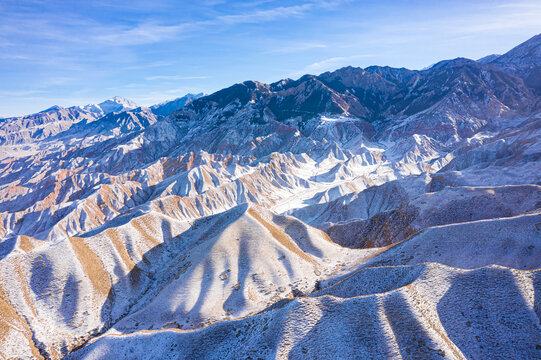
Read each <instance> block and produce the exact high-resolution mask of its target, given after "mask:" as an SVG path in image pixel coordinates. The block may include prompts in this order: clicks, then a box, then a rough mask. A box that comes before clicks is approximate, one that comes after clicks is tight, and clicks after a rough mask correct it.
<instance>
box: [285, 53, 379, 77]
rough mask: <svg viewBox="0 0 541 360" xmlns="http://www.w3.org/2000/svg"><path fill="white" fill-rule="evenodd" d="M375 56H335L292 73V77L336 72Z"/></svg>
mask: <svg viewBox="0 0 541 360" xmlns="http://www.w3.org/2000/svg"><path fill="white" fill-rule="evenodd" d="M374 56H375V55H374V54H362V55H351V56H335V57H331V58H327V59H323V60H320V61H316V62H314V63H312V64H309V65H307V66H305V67H304V68H302V69H300V70H298V71H296V72H294V73H292V74H291V75H292V76H300V75H304V74H319V73H321V72H324V71H327V70H334V69H336V68H337V67H339V66H343V65H344V66H345V65H349V64H351V63H352V62H355V61H356V60H359V59H364V58H370V57H374Z"/></svg>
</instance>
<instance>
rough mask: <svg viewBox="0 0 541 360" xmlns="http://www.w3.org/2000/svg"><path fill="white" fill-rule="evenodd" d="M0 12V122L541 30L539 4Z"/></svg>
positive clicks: (195, 5) (517, 38)
mask: <svg viewBox="0 0 541 360" xmlns="http://www.w3.org/2000/svg"><path fill="white" fill-rule="evenodd" d="M0 15H1V18H2V21H1V22H0V79H1V81H0V117H1V116H14V115H22V114H27V113H32V112H36V111H39V110H42V109H45V108H47V107H49V106H51V105H54V104H58V105H62V106H71V105H83V104H87V103H94V102H100V101H102V100H104V99H107V98H110V97H112V96H114V95H120V96H124V97H127V98H130V99H132V100H134V101H136V102H137V103H139V104H141V105H151V104H154V103H158V102H161V101H163V100H166V99H171V98H175V97H179V96H182V95H184V94H185V93H187V92H201V91H203V92H207V93H210V92H213V91H216V90H219V89H221V88H223V87H226V86H229V85H231V84H233V83H236V82H241V81H244V80H248V79H252V80H259V81H263V82H273V81H277V80H279V79H282V78H286V77H291V78H298V77H300V76H301V75H303V74H305V73H311V74H319V73H321V72H324V71H328V70H334V69H337V68H340V67H342V66H346V65H353V66H361V67H366V66H369V65H390V66H395V67H402V66H404V67H408V68H411V69H420V68H423V67H425V66H428V65H430V64H432V63H434V62H436V61H439V60H442V59H449V58H455V57H459V56H464V57H469V58H474V59H476V58H479V57H482V56H484V55H488V54H491V53H503V52H505V51H507V50H509V49H510V48H512V47H513V46H515V45H517V44H519V43H520V42H523V41H525V40H527V39H528V38H530V37H531V36H533V35H535V34H537V33H539V32H541V2H540V1H538V0H524V1H516V2H513V1H444V0H443V1H433V0H432V1H420V0H413V1H385V0H379V1H371V0H368V1H347V0H342V1H341V0H305V1H273V0H260V1H251V2H250V1H227V0H202V1H197V0H196V1H179V0H176V1H173V0H130V1H122V0H116V1H106V0H97V1H92V0H86V1H75V0H47V1H43V0H2V1H1V2H0Z"/></svg>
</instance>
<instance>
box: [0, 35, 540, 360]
mask: <svg viewBox="0 0 541 360" xmlns="http://www.w3.org/2000/svg"><path fill="white" fill-rule="evenodd" d="M540 74H541V35H537V36H534V37H533V38H531V39H530V40H528V41H526V42H525V43H523V44H520V45H518V46H517V47H515V48H513V49H511V50H510V51H509V52H507V53H505V54H503V55H490V56H487V57H484V58H482V59H479V60H478V61H475V60H470V59H465V58H457V59H452V60H444V61H441V62H438V63H436V64H434V65H432V66H431V67H429V68H427V69H424V70H409V69H405V68H391V67H388V66H383V67H382V66H370V67H367V68H364V69H363V68H358V67H345V68H341V69H338V70H336V71H332V72H325V73H323V74H320V75H317V76H316V75H305V76H302V77H301V78H299V79H297V80H292V79H284V80H280V81H278V82H275V83H271V84H265V83H261V82H257V81H245V82H242V83H238V84H234V85H232V86H230V87H228V88H225V89H222V90H220V91H217V92H215V93H213V94H209V95H205V94H197V95H192V94H188V95H187V96H185V97H183V98H179V99H175V100H172V101H169V102H166V103H163V104H158V105H154V106H151V107H149V108H146V107H140V106H138V105H136V104H135V103H133V102H132V101H130V100H127V99H124V98H120V97H114V98H112V99H109V100H106V101H104V102H102V103H100V104H96V105H86V106H76V107H70V108H62V107H59V106H54V107H52V108H49V109H47V110H44V111H42V112H40V113H37V114H32V115H27V116H21V117H14V118H6V119H1V120H0V279H1V281H0V354H1V355H2V356H3V357H6V358H47V359H59V358H64V357H66V358H68V359H98V358H100V359H102V358H106V359H109V358H111V359H114V358H140V359H155V358H160V359H162V358H163V359H164V358H175V359H178V358H182V359H194V358H212V359H224V358H227V359H239V358H243V359H249V358H253V359H255V358H264V359H271V358H280V359H282V358H294V359H295V358H311V359H316V358H321V359H327V358H344V359H350V358H363V359H364V358H373V359H376V358H378V359H379V358H381V359H386V358H393V359H394V358H396V359H400V358H423V359H425V358H427V359H428V358H430V359H440V358H449V359H487V358H505V359H527V358H528V359H530V358H531V359H533V358H539V357H541V323H540V318H541V305H540V301H541V273H540V270H541V242H540V241H541V142H540V141H539V139H541V87H540V84H541V81H540V79H541V78H540V76H541V75H540Z"/></svg>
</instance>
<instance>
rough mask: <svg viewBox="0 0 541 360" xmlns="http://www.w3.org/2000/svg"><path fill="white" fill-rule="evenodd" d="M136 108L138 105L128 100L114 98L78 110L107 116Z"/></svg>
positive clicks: (118, 97)
mask: <svg viewBox="0 0 541 360" xmlns="http://www.w3.org/2000/svg"><path fill="white" fill-rule="evenodd" d="M138 106H139V105H137V104H136V103H134V102H133V101H131V100H129V99H126V98H123V97H121V96H115V97H112V98H110V99H107V100H105V101H103V102H101V103H99V104H88V105H85V106H80V107H78V108H81V109H82V110H85V111H89V112H92V113H95V114H98V115H107V114H109V113H112V112H121V111H126V110H132V109H135V108H137V107H138Z"/></svg>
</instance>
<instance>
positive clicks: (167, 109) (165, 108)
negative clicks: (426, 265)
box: [150, 92, 206, 116]
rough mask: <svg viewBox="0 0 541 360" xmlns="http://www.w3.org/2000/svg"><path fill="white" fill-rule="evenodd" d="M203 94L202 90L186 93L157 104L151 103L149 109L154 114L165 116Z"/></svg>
mask: <svg viewBox="0 0 541 360" xmlns="http://www.w3.org/2000/svg"><path fill="white" fill-rule="evenodd" d="M205 95H206V94H205V93H202V92H201V93H199V94H192V93H188V94H186V95H184V96H181V97H178V98H176V99H171V100H166V101H164V102H161V103H159V104H156V105H152V106H151V107H150V110H151V111H152V112H153V113H154V114H156V115H161V116H167V115H169V114H171V113H172V112H174V111H177V110H179V109H181V108H182V107H184V106H185V105H187V104H189V103H191V102H192V101H194V100H195V99H199V98H200V97H203V96H205Z"/></svg>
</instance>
